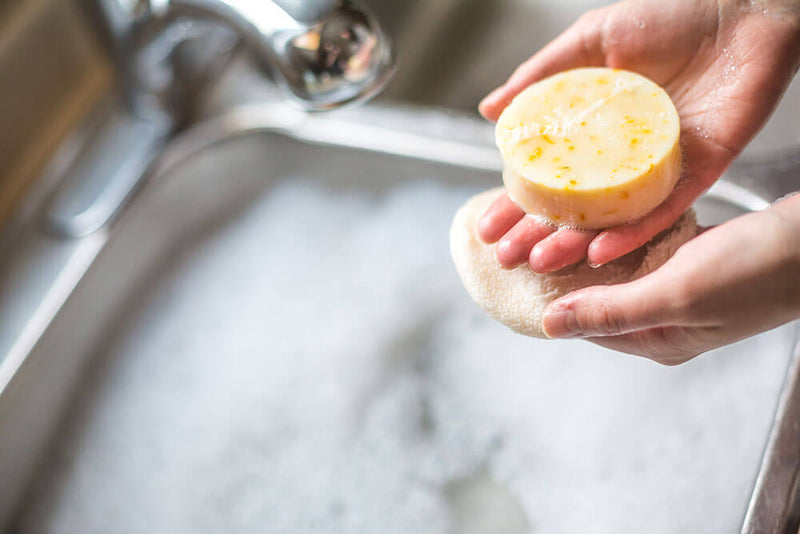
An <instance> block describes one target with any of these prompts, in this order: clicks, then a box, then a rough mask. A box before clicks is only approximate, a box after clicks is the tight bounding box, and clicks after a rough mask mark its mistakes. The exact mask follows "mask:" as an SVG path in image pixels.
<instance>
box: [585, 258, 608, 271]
mask: <svg viewBox="0 0 800 534" xmlns="http://www.w3.org/2000/svg"><path fill="white" fill-rule="evenodd" d="M586 263H587V264H588V265H589V267H591V268H592V269H599V268H600V267H602V266H603V265H605V263H592V262H591V261H589V260H588V259H587V260H586Z"/></svg>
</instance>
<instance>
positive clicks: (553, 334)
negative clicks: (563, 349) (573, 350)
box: [542, 308, 581, 339]
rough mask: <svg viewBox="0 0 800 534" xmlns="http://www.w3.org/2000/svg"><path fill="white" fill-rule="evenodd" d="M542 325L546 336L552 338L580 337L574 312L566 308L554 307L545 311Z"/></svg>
mask: <svg viewBox="0 0 800 534" xmlns="http://www.w3.org/2000/svg"><path fill="white" fill-rule="evenodd" d="M542 327H543V329H544V333H545V335H546V336H547V337H549V338H552V339H569V338H576V337H581V333H580V330H579V325H578V321H577V320H576V319H575V312H574V311H572V310H570V309H568V308H556V309H554V310H551V311H546V312H545V314H544V318H543V320H542Z"/></svg>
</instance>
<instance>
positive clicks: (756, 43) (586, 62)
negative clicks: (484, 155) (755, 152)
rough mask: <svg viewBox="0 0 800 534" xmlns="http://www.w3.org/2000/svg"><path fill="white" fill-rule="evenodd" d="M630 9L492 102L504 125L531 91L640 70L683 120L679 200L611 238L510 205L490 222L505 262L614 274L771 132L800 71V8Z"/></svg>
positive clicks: (720, 1) (649, 2)
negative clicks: (577, 77) (602, 73)
mask: <svg viewBox="0 0 800 534" xmlns="http://www.w3.org/2000/svg"><path fill="white" fill-rule="evenodd" d="M754 3H757V2H753V1H750V0H747V1H746V0H669V1H665V0H630V1H627V2H620V3H618V4H613V5H611V6H608V7H605V8H601V9H597V10H594V11H590V12H588V13H586V14H585V15H584V16H582V17H581V18H580V19H579V20H578V21H577V22H576V23H575V24H573V25H572V26H571V27H570V28H568V29H567V30H566V31H565V32H564V33H562V34H561V35H560V36H559V37H558V38H557V39H555V40H554V41H553V42H551V43H550V44H549V45H547V46H546V47H545V48H543V49H542V50H540V51H539V52H538V53H537V54H536V55H534V56H533V57H532V58H531V59H529V60H528V61H526V62H525V63H523V64H522V65H520V67H519V68H518V69H517V70H516V71H515V72H514V74H513V75H512V76H511V77H510V78H509V79H508V81H507V82H506V83H505V84H504V85H503V86H502V87H500V88H498V89H496V90H495V91H493V92H492V93H491V94H490V95H489V96H487V97H486V98H485V99H484V100H483V102H481V105H480V111H481V113H482V114H483V115H484V116H485V117H486V118H488V119H490V120H492V121H496V120H497V118H498V117H499V116H500V113H501V112H502V111H503V109H504V108H505V107H506V106H507V105H508V104H509V103H510V102H511V100H512V99H513V98H514V96H516V95H517V94H518V93H519V92H520V91H522V90H523V89H525V88H526V87H528V86H529V85H530V84H532V83H534V82H536V81H538V80H540V79H542V78H544V77H546V76H550V75H552V74H555V73H557V72H560V71H562V70H566V69H571V68H576V67H587V66H608V67H613V68H623V69H628V70H632V71H635V72H638V73H640V74H643V75H645V76H647V77H648V78H650V79H652V80H653V81H655V82H656V83H658V84H659V85H661V86H662V87H664V88H665V89H666V91H667V93H669V95H670V97H671V98H672V100H673V101H674V103H675V106H676V108H677V109H678V113H679V115H680V119H681V144H682V152H683V158H684V172H683V176H682V178H681V181H680V182H679V184H678V186H677V187H676V188H675V190H674V191H673V192H672V194H671V195H670V196H669V197H668V198H667V199H666V200H665V201H664V202H663V203H662V204H661V205H659V206H658V207H657V208H656V209H655V210H653V211H652V212H651V213H650V214H648V215H647V216H645V217H644V218H642V219H641V220H639V221H637V222H636V223H632V224H624V225H620V226H616V227H612V228H608V229H606V230H603V231H601V232H599V233H598V232H595V231H577V230H571V229H565V228H564V229H558V230H556V229H555V228H554V227H551V226H548V225H546V224H544V223H541V222H538V221H537V220H535V219H534V218H533V217H529V216H525V213H524V212H523V211H522V210H521V209H520V208H519V207H517V206H516V205H515V204H514V203H513V202H512V201H511V200H510V199H509V198H508V196H507V195H503V196H501V197H500V199H498V200H497V201H496V202H495V203H494V204H493V205H492V206H491V207H490V208H489V210H488V211H487V212H486V213H485V214H484V216H483V218H482V219H481V221H480V224H479V234H480V236H481V238H482V239H483V240H484V241H486V242H487V243H494V242H497V241H499V243H498V247H497V259H498V262H499V263H500V264H501V265H502V266H504V267H507V268H512V267H515V266H517V265H520V264H522V263H525V262H528V263H529V264H530V266H531V268H532V269H533V271H534V272H538V273H545V272H551V271H555V270H558V269H561V268H562V267H565V266H567V265H570V264H572V263H576V262H579V261H582V260H583V259H585V258H588V261H589V263H590V264H593V265H602V264H605V263H608V262H609V261H611V260H614V259H616V258H618V257H620V256H622V255H624V254H627V253H628V252H631V251H632V250H634V249H636V248H638V247H640V246H641V245H643V244H644V243H646V242H647V241H649V240H650V239H651V238H652V237H653V236H655V235H656V234H658V233H659V232H661V231H662V230H664V229H666V228H668V227H670V226H671V225H672V224H673V223H674V222H675V221H676V220H677V219H678V217H680V216H681V214H683V212H685V211H686V210H687V209H688V208H689V207H690V206H691V205H692V203H693V202H694V201H695V200H696V199H697V197H699V196H700V195H701V194H702V193H703V192H704V191H706V190H707V189H708V188H709V187H710V186H711V185H712V184H713V183H714V182H715V181H717V179H719V177H720V176H721V175H722V173H723V171H724V170H725V169H726V168H727V167H728V165H729V164H730V163H731V161H733V159H734V158H736V156H738V155H739V153H740V152H741V151H742V149H744V147H745V145H746V144H747V143H748V142H749V141H750V139H752V137H753V136H754V135H755V134H756V133H757V132H758V130H759V129H760V128H761V127H762V126H763V125H764V123H765V122H766V120H767V119H768V118H769V115H770V114H771V113H772V111H773V109H774V108H775V106H776V105H777V103H778V100H779V99H780V97H781V95H782V94H783V92H784V91H785V89H786V87H787V86H788V84H789V82H790V80H791V79H792V77H793V76H794V74H795V72H796V71H797V67H798V61H799V60H800V1H798V0H761V3H763V4H764V6H763V9H761V8H759V9H756V8H755V6H754V5H753V4H754Z"/></svg>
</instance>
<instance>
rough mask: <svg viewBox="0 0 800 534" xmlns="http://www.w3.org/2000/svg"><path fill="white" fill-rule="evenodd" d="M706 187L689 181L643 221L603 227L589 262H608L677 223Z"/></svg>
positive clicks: (593, 242)
mask: <svg viewBox="0 0 800 534" xmlns="http://www.w3.org/2000/svg"><path fill="white" fill-rule="evenodd" d="M705 189H706V185H705V184H704V183H702V182H701V181H699V180H695V181H692V180H686V182H685V183H683V184H680V186H679V187H677V188H676V189H675V190H673V192H672V194H671V195H670V196H669V197H668V198H667V199H666V200H665V201H664V202H662V203H661V205H659V206H658V207H657V208H656V209H654V210H653V211H651V212H650V213H649V214H647V215H646V216H645V217H644V218H642V219H641V220H639V221H637V222H635V223H632V224H623V225H620V226H615V227H613V228H609V229H607V230H604V231H603V232H601V233H600V234H599V235H598V236H597V237H596V238H594V240H593V241H592V243H591V244H590V245H589V247H588V250H587V256H588V258H589V263H590V264H592V265H598V266H599V265H605V264H606V263H608V262H610V261H612V260H615V259H617V258H619V257H621V256H624V255H625V254H627V253H629V252H631V251H633V250H636V249H637V248H639V247H641V246H642V245H644V244H645V243H647V242H648V241H650V240H651V239H652V238H653V237H654V236H655V235H657V234H658V233H660V232H663V231H664V230H666V229H667V228H669V227H670V226H672V225H673V224H675V221H677V220H678V218H679V217H680V216H681V215H683V213H684V212H685V211H686V210H687V209H689V206H691V205H692V203H693V202H694V201H695V200H696V199H697V197H699V196H700V195H701V194H702V193H703V191H705Z"/></svg>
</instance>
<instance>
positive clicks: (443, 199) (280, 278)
mask: <svg viewBox="0 0 800 534" xmlns="http://www.w3.org/2000/svg"><path fill="white" fill-rule="evenodd" d="M293 178H294V179H293V180H292V181H290V182H289V183H286V184H284V185H280V186H276V188H275V189H274V190H273V191H272V192H271V193H270V194H264V195H263V197H261V198H257V199H254V201H253V204H252V206H251V207H250V208H249V209H248V210H247V211H244V212H243V213H242V214H241V215H240V216H238V217H237V218H236V219H235V220H234V221H232V222H230V224H228V225H225V226H220V227H217V228H213V229H211V230H209V233H208V235H207V236H206V238H205V239H203V240H202V241H201V242H200V243H199V244H197V245H196V246H193V247H189V248H186V249H180V247H175V249H174V250H169V251H165V253H169V254H171V255H174V256H175V257H176V260H175V262H174V265H173V266H172V267H171V269H170V270H169V271H168V272H166V273H162V274H160V275H159V276H158V277H157V278H156V279H155V281H154V282H153V283H152V284H151V285H149V286H148V288H147V291H145V292H143V293H141V294H139V295H138V296H136V297H135V298H134V297H133V296H132V297H131V300H130V301H129V302H128V303H127V304H126V305H125V307H126V309H125V310H121V311H120V312H119V313H120V314H121V317H123V318H124V321H123V322H121V323H120V328H121V332H120V334H119V335H115V336H114V337H113V338H112V340H111V341H110V342H109V344H107V345H105V346H104V347H103V349H102V352H103V355H104V357H105V358H107V361H108V365H107V367H108V372H107V373H105V376H104V378H103V379H102V380H100V381H99V382H98V383H97V384H96V385H95V387H94V388H93V391H94V392H93V393H92V394H91V396H90V397H87V399H86V400H87V402H86V405H87V408H85V409H83V410H81V411H79V412H78V413H77V414H74V415H73V417H72V419H71V420H70V425H69V428H70V429H71V430H70V432H68V433H67V434H66V436H64V437H63V438H62V439H61V440H60V441H59V443H58V444H57V446H56V449H55V451H56V452H55V453H54V454H53V455H52V456H51V457H50V459H49V461H48V464H47V465H48V468H47V471H46V472H45V474H44V475H43V476H42V477H41V479H40V481H39V483H38V485H37V487H36V488H35V491H34V492H33V493H32V494H31V495H30V498H29V499H28V502H29V506H28V508H27V510H26V512H25V514H24V515H23V517H22V518H21V520H20V523H19V525H18V528H17V529H16V531H18V532H21V533H37V534H44V533H53V534H56V533H64V534H66V533H69V534H72V533H75V532H80V533H82V534H92V533H104V534H105V533H108V532H114V533H117V534H126V533H141V532H146V531H150V532H170V533H175V534H181V533H192V534H197V533H206V532H208V533H212V532H213V533H216V532H236V533H243V534H246V533H250V532H253V533H263V532H282V533H294V532H297V533H302V532H314V533H315V534H326V533H373V532H381V533H389V534H391V533H408V532H425V533H431V534H437V533H445V532H449V531H450V529H451V528H452V525H453V522H452V518H451V517H450V515H449V510H448V507H447V504H446V499H445V498H444V496H443V495H444V492H445V488H446V487H447V485H448V484H449V483H450V481H452V480H457V479H462V478H464V477H469V476H471V475H472V474H473V473H476V472H482V473H488V476H489V477H491V479H492V480H494V481H495V482H496V483H497V484H499V485H500V486H502V487H504V488H506V489H507V490H508V492H509V494H510V495H511V496H512V497H513V498H514V499H516V500H517V501H518V502H519V503H520V505H521V506H522V508H523V509H524V510H525V513H526V515H527V516H528V519H529V523H530V524H531V525H532V528H533V531H535V532H547V533H553V534H558V533H574V532H582V531H585V530H587V525H591V527H590V530H591V531H592V532H597V533H618V532H648V533H649V534H660V533H674V532H704V533H728V532H733V531H735V530H737V529H738V524H739V522H740V520H741V517H742V514H743V512H744V509H745V506H746V504H747V500H748V497H749V493H750V489H751V486H752V482H753V479H754V476H755V473H756V469H757V465H758V462H759V458H760V455H761V451H762V447H763V444H764V440H765V437H766V433H767V429H768V426H769V423H770V420H771V415H772V411H773V408H774V404H775V401H776V398H777V391H778V389H779V387H780V384H781V382H782V377H783V373H784V368H785V364H786V360H787V356H788V353H789V343H790V342H791V335H788V336H787V330H785V329H784V330H783V331H782V332H778V333H772V334H769V335H765V336H759V337H756V338H753V339H750V340H747V341H745V342H742V343H739V344H737V345H735V346H732V347H729V348H727V349H725V350H723V351H720V352H719V353H717V354H712V355H709V356H707V357H702V358H699V359H698V360H696V361H693V362H691V363H689V364H687V365H684V366H680V367H677V368H665V367H661V366H658V365H655V364H652V363H651V362H648V361H646V360H642V359H638V358H635V357H631V356H626V355H620V354H616V353H612V352H610V351H606V350H603V349H599V348H597V347H595V346H593V345H590V344H588V343H585V342H579V341H538V340H531V339H528V338H524V337H522V336H517V335H514V334H512V333H511V332H509V331H508V330H507V329H506V328H505V327H503V326H502V325H499V324H497V323H495V322H494V321H493V320H491V319H490V318H488V317H486V316H485V315H484V314H483V312H481V311H480V310H479V309H478V308H477V307H476V306H475V305H474V304H473V303H472V302H470V300H469V297H468V296H467V295H466V294H465V293H464V291H463V288H462V287H461V283H460V281H459V279H458V276H457V275H456V273H455V272H454V270H453V268H452V265H451V261H450V258H449V254H448V247H447V240H448V237H447V229H448V226H449V223H450V218H451V216H452V213H453V212H454V211H455V209H456V208H457V206H458V205H460V204H461V203H462V202H463V201H464V199H465V198H467V197H468V196H470V195H471V194H473V193H474V192H475V191H474V190H473V189H469V190H468V189H466V188H463V187H455V186H450V187H446V186H444V185H432V184H430V183H426V182H424V181H415V180H411V179H409V182H408V183H406V184H402V185H399V186H396V187H394V188H392V189H390V190H389V191H388V192H385V193H380V194H374V193H372V194H368V193H360V192H357V191H340V192H337V191H331V190H329V189H328V188H325V187H322V186H320V185H318V184H317V183H316V182H314V181H312V180H306V179H304V177H302V176H297V177H293ZM90 391H91V390H90Z"/></svg>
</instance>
